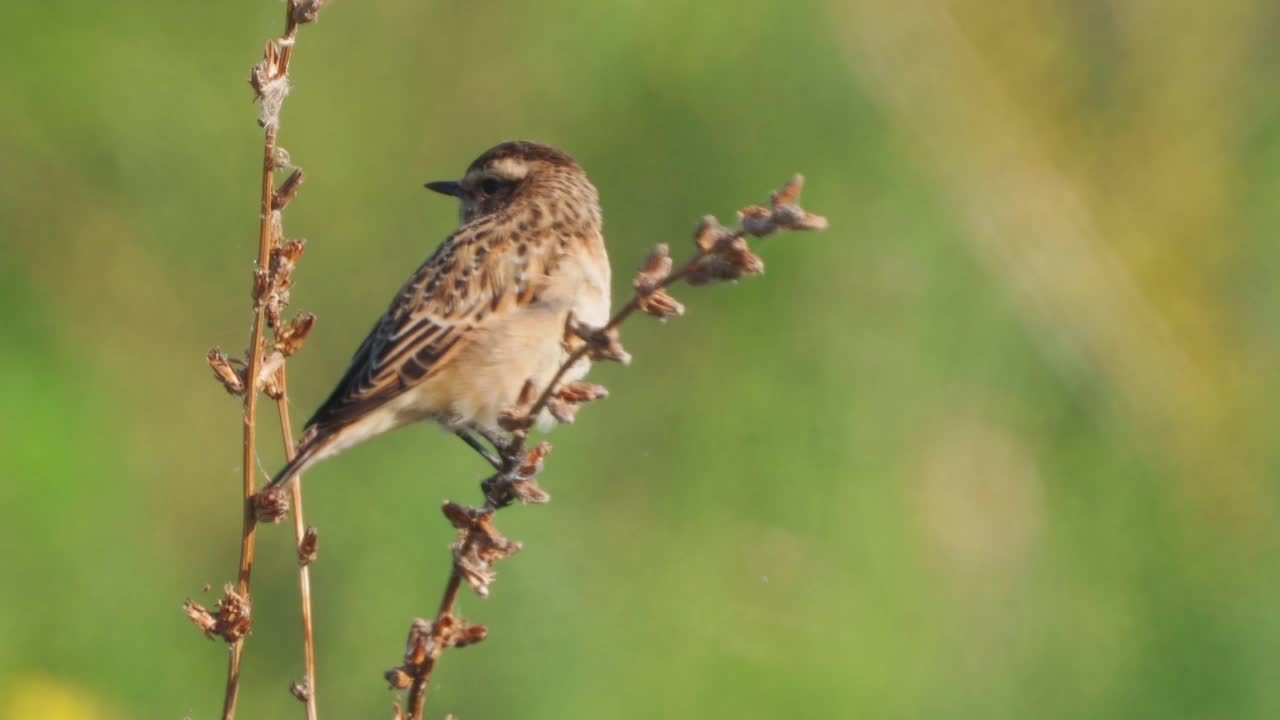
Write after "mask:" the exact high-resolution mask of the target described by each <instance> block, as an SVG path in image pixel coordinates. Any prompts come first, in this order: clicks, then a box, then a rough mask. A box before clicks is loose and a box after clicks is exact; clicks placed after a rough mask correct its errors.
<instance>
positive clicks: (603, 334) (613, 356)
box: [568, 316, 631, 365]
mask: <svg viewBox="0 0 1280 720" xmlns="http://www.w3.org/2000/svg"><path fill="white" fill-rule="evenodd" d="M568 331H569V333H570V334H572V335H573V336H575V337H576V338H577V339H579V340H581V341H582V342H584V343H586V347H587V357H589V358H591V359H592V360H611V361H613V362H619V363H622V364H623V365H630V364H631V353H628V352H627V351H626V350H625V349H623V347H622V342H621V340H620V339H619V338H620V335H619V334H618V328H616V327H610V328H593V327H590V326H587V325H584V324H582V323H580V322H578V321H577V320H576V319H575V318H573V317H572V316H570V317H569V322H568Z"/></svg>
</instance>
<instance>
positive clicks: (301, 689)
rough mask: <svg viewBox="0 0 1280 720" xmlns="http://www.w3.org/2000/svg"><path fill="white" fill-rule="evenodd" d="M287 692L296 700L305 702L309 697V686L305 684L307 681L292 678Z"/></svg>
mask: <svg viewBox="0 0 1280 720" xmlns="http://www.w3.org/2000/svg"><path fill="white" fill-rule="evenodd" d="M289 694H291V695H293V696H294V697H295V698H297V699H298V702H306V701H308V700H310V699H311V688H310V687H308V686H307V681H306V680H305V679H304V680H294V681H293V682H292V683H291V684H290V685H289Z"/></svg>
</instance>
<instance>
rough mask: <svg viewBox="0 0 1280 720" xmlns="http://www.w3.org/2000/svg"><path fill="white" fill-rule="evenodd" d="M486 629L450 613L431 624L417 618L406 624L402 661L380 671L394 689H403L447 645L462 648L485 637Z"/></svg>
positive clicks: (431, 663) (432, 662)
mask: <svg viewBox="0 0 1280 720" xmlns="http://www.w3.org/2000/svg"><path fill="white" fill-rule="evenodd" d="M488 634H489V630H488V628H486V627H485V626H483V625H471V624H468V623H467V621H466V620H463V619H461V618H459V617H456V616H454V615H452V614H446V615H442V616H441V617H440V618H438V619H437V620H436V621H435V622H434V623H432V622H428V621H427V620H424V619H423V618H417V619H416V620H414V621H413V624H411V625H410V626H409V634H408V637H406V638H405V648H404V664H403V665H400V666H399V667H394V668H391V669H390V670H388V671H387V672H386V673H384V674H383V677H385V678H386V679H387V684H388V685H390V686H391V688H392V689H394V690H404V689H407V688H408V687H409V686H411V685H412V684H413V681H414V680H415V679H419V678H422V677H424V676H425V674H426V673H429V672H431V668H432V666H434V665H435V662H436V659H438V658H439V657H440V654H441V653H443V652H444V651H445V650H447V649H448V648H452V647H457V648H462V647H466V646H468V645H475V644H476V643H478V642H480V641H482V640H484V639H485V637H486V636H488Z"/></svg>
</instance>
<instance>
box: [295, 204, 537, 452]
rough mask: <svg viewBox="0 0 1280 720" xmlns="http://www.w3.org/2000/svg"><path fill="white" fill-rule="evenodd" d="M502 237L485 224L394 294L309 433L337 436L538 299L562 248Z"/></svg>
mask: <svg viewBox="0 0 1280 720" xmlns="http://www.w3.org/2000/svg"><path fill="white" fill-rule="evenodd" d="M501 230H502V228H501V226H500V225H499V223H498V222H497V221H495V220H494V218H492V217H489V218H483V219H481V220H477V221H475V222H472V223H469V224H467V225H464V226H463V227H461V228H459V229H458V231H457V232H455V233H454V234H453V235H451V236H449V238H448V239H446V240H445V241H444V242H443V243H441V245H440V247H439V248H437V249H436V251H435V252H434V253H432V255H431V257H429V258H427V260H426V261H425V262H424V263H423V264H422V266H421V267H419V268H418V270H417V271H416V272H415V273H414V274H413V276H412V277H410V278H409V280H408V281H407V282H406V283H405V284H404V287H402V288H401V289H400V292H399V293H397V294H396V297H395V299H394V300H393V301H392V302H391V306H390V307H389V308H388V309H387V312H386V313H385V314H384V315H383V316H382V318H381V319H380V320H379V321H378V324H377V325H375V326H374V328H373V330H372V331H370V333H369V335H368V337H366V338H365V340H364V342H363V343H362V344H361V345H360V348H359V349H358V350H356V353H355V356H354V357H353V358H352V359H351V364H350V365H348V366H347V370H346V373H345V374H344V375H343V377H342V379H341V380H340V381H339V382H338V385H337V387H336V388H334V390H333V393H331V394H330V395H329V398H328V399H327V400H326V401H325V402H324V404H323V405H321V406H320V409H319V410H317V411H316V413H315V415H313V416H312V418H311V419H310V420H309V421H308V422H307V426H308V427H315V428H317V429H319V430H321V431H332V430H335V429H337V428H340V427H342V426H344V425H347V424H350V423H351V422H354V421H355V420H358V419H359V418H361V417H363V416H364V415H366V414H367V413H369V412H371V411H372V410H374V409H375V408H377V407H378V406H380V405H382V404H383V403H386V402H388V401H389V400H391V399H393V398H395V397H396V396H398V395H400V394H401V393H403V392H405V391H407V390H409V389H410V388H413V387H414V386H416V385H418V384H420V383H422V382H424V381H426V380H427V379H428V378H430V377H431V376H432V375H433V374H434V373H435V372H437V371H438V370H439V369H440V368H442V367H444V365H445V364H446V363H447V362H448V360H449V358H450V357H452V356H453V355H455V354H456V353H457V352H459V351H460V350H461V349H462V348H464V347H465V346H466V344H467V341H468V338H469V337H471V336H472V335H473V333H474V331H475V330H476V328H481V327H483V326H485V325H488V324H490V323H492V322H494V321H495V320H496V319H499V318H501V317H503V316H505V315H506V314H508V313H510V312H512V311H513V310H515V309H517V308H519V307H522V306H525V305H527V304H529V303H530V302H533V301H535V300H536V298H537V294H538V289H539V288H540V287H541V286H542V285H543V284H544V283H545V280H546V277H547V275H549V274H550V273H551V272H553V271H554V270H555V268H556V266H558V265H559V254H560V252H562V250H561V245H560V244H559V243H556V242H542V243H535V242H531V241H530V238H529V237H527V236H525V237H519V236H515V235H513V234H512V233H503V232H500V231H501ZM530 278H532V279H533V280H532V281H531V280H530Z"/></svg>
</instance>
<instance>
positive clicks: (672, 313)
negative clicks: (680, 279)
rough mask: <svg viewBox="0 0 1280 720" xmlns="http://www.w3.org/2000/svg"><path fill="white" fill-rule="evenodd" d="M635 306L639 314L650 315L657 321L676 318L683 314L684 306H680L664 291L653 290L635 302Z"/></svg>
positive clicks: (678, 302)
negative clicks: (638, 309)
mask: <svg viewBox="0 0 1280 720" xmlns="http://www.w3.org/2000/svg"><path fill="white" fill-rule="evenodd" d="M636 306H637V307H638V308H640V312H642V313H645V314H646V315H652V316H654V317H656V318H658V319H659V320H666V319H668V318H673V317H677V316H679V315H683V314H684V305H682V304H680V301H679V300H676V299H675V298H674V297H672V296H671V294H670V293H668V292H667V291H666V290H655V291H654V292H652V293H649V294H648V295H644V296H642V297H640V298H639V299H638V300H637V301H636Z"/></svg>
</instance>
